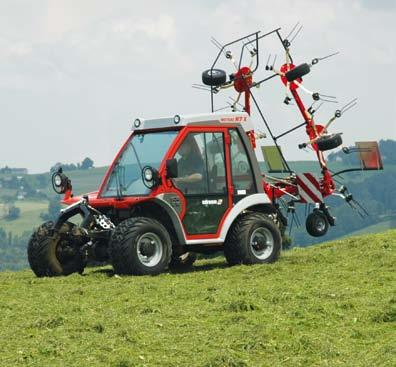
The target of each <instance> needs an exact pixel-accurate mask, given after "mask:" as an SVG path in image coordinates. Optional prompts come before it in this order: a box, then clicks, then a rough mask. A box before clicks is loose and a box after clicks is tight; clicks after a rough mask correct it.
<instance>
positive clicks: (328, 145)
mask: <svg viewBox="0 0 396 367" xmlns="http://www.w3.org/2000/svg"><path fill="white" fill-rule="evenodd" d="M341 144H342V137H341V134H340V133H338V134H331V135H324V136H321V137H320V138H319V139H318V140H317V141H316V145H317V146H318V149H319V150H320V151H322V152H323V151H326V150H331V149H334V148H337V147H339V146H340V145H341Z"/></svg>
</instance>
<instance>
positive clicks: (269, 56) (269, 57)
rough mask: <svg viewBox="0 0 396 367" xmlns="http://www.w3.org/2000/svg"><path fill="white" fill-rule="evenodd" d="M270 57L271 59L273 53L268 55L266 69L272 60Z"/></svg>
mask: <svg viewBox="0 0 396 367" xmlns="http://www.w3.org/2000/svg"><path fill="white" fill-rule="evenodd" d="M270 59H271V54H269V55H268V60H267V63H266V69H267V68H268V64H269V62H270Z"/></svg>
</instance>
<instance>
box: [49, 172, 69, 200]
mask: <svg viewBox="0 0 396 367" xmlns="http://www.w3.org/2000/svg"><path fill="white" fill-rule="evenodd" d="M52 188H53V189H54V191H55V192H56V193H57V194H64V193H65V192H66V191H67V190H71V183H70V180H69V179H68V177H67V176H66V175H65V174H63V172H62V168H59V170H58V171H57V172H55V173H53V175H52Z"/></svg>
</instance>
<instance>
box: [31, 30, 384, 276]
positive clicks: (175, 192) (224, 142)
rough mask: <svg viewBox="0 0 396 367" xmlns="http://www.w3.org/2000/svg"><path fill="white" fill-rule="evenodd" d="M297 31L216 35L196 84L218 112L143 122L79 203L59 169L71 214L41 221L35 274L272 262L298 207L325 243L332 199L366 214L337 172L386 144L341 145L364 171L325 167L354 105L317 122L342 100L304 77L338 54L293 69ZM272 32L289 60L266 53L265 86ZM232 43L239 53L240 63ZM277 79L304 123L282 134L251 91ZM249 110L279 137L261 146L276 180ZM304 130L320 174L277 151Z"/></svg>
mask: <svg viewBox="0 0 396 367" xmlns="http://www.w3.org/2000/svg"><path fill="white" fill-rule="evenodd" d="M300 29H301V28H299V29H297V27H295V28H294V29H293V30H292V32H291V34H290V35H289V36H287V37H286V38H282V36H281V33H280V29H275V30H273V31H271V32H269V33H266V34H261V33H260V32H255V33H252V34H250V35H248V36H245V37H242V38H239V39H237V40H234V41H232V42H230V43H227V44H225V45H221V44H220V43H219V42H217V41H216V40H214V39H213V42H214V43H215V45H216V46H217V47H218V48H219V52H218V54H217V56H216V58H215V60H214V62H213V64H212V66H211V68H210V69H208V70H206V71H204V72H203V74H202V83H203V84H196V85H194V86H195V87H196V88H198V89H203V90H205V91H208V92H209V93H210V100H211V113H207V114H197V115H182V114H175V115H173V116H171V117H164V118H158V119H150V120H147V119H142V118H136V119H135V120H134V122H133V126H132V130H133V131H132V133H131V134H130V136H129V137H128V138H127V140H126V142H125V143H124V145H123V146H122V147H121V150H120V152H119V153H118V154H117V156H116V157H115V159H114V161H113V163H112V164H111V166H110V167H109V169H108V171H107V173H106V175H105V177H104V179H103V182H102V184H101V186H100V188H99V190H98V191H95V192H92V193H89V194H86V195H81V196H75V195H73V192H72V185H71V181H70V179H69V178H68V177H67V176H66V175H65V174H64V173H63V172H62V170H61V169H60V170H59V171H58V172H55V173H54V174H53V177H52V184H53V187H54V190H55V191H56V192H57V193H58V194H64V199H63V203H64V204H66V205H67V207H66V208H65V209H62V210H61V212H60V214H59V217H58V218H57V220H56V221H55V222H47V223H44V224H43V225H41V226H40V227H39V228H38V229H37V230H36V231H35V232H34V233H33V235H32V237H31V239H30V241H29V244H28V259H29V263H30V266H31V268H32V270H33V272H34V273H35V274H36V275H37V276H56V275H67V274H71V273H74V272H79V273H82V272H83V270H84V267H85V266H86V264H87V263H88V261H96V262H110V263H111V264H112V266H113V268H114V271H115V272H116V273H118V274H137V275H145V274H147V275H148V274H158V273H160V272H162V271H164V270H165V269H167V268H168V267H181V266H188V265H191V264H192V263H193V262H194V260H195V253H212V252H216V251H224V254H225V257H226V259H227V262H228V263H229V264H240V263H244V264H254V263H269V262H273V261H276V259H277V258H278V256H279V254H280V251H281V247H282V235H283V233H284V231H285V228H286V227H287V224H288V223H287V222H288V221H287V213H293V211H294V210H295V204H297V203H302V204H310V205H312V206H313V211H312V212H311V213H310V214H309V215H308V216H307V219H306V228H307V231H308V233H309V234H311V235H313V236H322V235H324V234H325V233H326V232H327V230H328V228H329V226H333V225H335V218H334V217H333V216H332V215H331V214H330V212H329V208H328V206H327V205H326V204H325V201H324V200H325V198H326V197H328V196H330V195H336V196H340V197H341V198H343V199H345V200H346V202H347V203H348V204H349V205H351V206H352V207H353V208H355V209H356V210H357V211H358V213H359V214H361V215H364V214H365V210H364V208H363V207H362V206H361V205H360V204H359V203H358V202H357V201H355V200H354V198H353V196H352V195H351V194H350V193H349V192H348V189H347V188H346V187H345V186H341V187H339V188H337V186H336V181H335V179H334V177H335V176H337V175H340V174H341V173H344V172H346V171H351V170H368V169H382V163H381V158H380V155H379V150H378V145H377V143H375V142H364V143H363V142H362V143H357V144H356V147H354V148H344V152H345V153H348V154H349V153H352V152H354V151H355V152H357V153H359V154H360V158H361V167H359V168H355V169H348V170H343V171H340V172H332V171H331V170H330V169H329V168H328V166H327V162H326V159H325V155H324V152H325V151H329V150H331V149H334V148H337V147H339V146H340V145H341V144H342V138H341V133H335V134H334V133H333V134H332V133H330V132H329V128H330V126H331V125H332V123H333V122H334V121H335V120H336V119H337V118H340V117H341V116H343V114H344V113H345V112H347V111H348V110H349V109H350V108H352V107H353V106H355V104H356V100H352V101H351V102H349V103H348V104H346V105H345V106H344V107H343V108H340V109H338V110H336V111H335V113H334V116H332V118H330V119H329V121H328V122H327V123H325V124H323V125H321V124H317V123H316V122H315V121H314V114H315V112H316V111H317V109H318V108H317V107H315V106H316V105H315V104H316V103H320V102H329V103H331V102H334V101H335V98H334V97H332V96H328V95H323V94H320V93H318V92H311V91H309V90H308V89H307V88H306V87H305V86H303V80H302V77H303V76H305V75H307V74H308V73H309V72H310V71H311V68H313V66H315V65H316V64H318V63H319V62H320V61H321V60H324V59H326V58H328V57H330V56H332V55H329V56H326V57H323V58H315V59H313V60H312V62H311V63H303V64H299V65H297V66H296V65H295V64H294V62H293V58H292V56H291V53H290V47H291V43H292V42H293V40H294V38H295V37H296V35H297V34H298V33H299V30H300ZM270 37H275V38H276V39H278V40H279V42H280V45H281V47H282V48H283V50H284V53H285V55H286V57H285V62H284V64H283V65H281V66H280V67H279V69H278V68H277V67H276V57H273V58H271V56H269V57H268V58H267V65H266V66H265V68H264V69H265V70H264V71H265V72H269V73H270V75H269V76H266V77H264V78H262V79H260V80H256V78H255V76H256V72H258V71H259V61H260V60H261V57H260V52H261V51H260V48H261V45H262V43H263V42H264V41H265V40H267V39H268V38H270ZM232 47H238V50H239V58H238V60H236V59H235V58H234V55H233V52H232V51H231V48H232ZM223 57H224V58H225V60H229V61H230V62H231V64H232V66H233V68H234V69H235V70H234V71H233V72H231V73H229V74H227V73H226V72H225V71H224V70H223V69H220V68H218V66H217V63H218V62H219V60H220V59H221V58H223ZM247 58H248V59H249V60H248V62H247V61H246V59H247ZM262 69H263V68H262ZM273 78H279V79H280V81H281V83H283V85H284V86H285V91H286V96H285V99H284V103H285V104H286V105H291V104H292V102H293V101H294V102H295V103H296V105H297V107H298V109H299V111H300V113H301V114H302V117H303V122H302V123H301V124H299V125H297V126H295V127H292V128H290V129H289V130H287V131H285V132H283V133H281V134H279V135H275V134H274V133H273V131H272V130H271V128H270V126H269V124H268V122H267V120H266V118H265V117H264V114H263V112H262V109H261V108H260V104H259V101H258V99H257V98H256V96H255V94H254V92H253V91H254V89H255V88H258V87H259V86H260V85H262V84H263V83H264V82H266V81H269V80H270V79H273ZM227 89H229V90H231V89H233V90H235V91H236V92H237V97H236V98H235V99H232V103H229V106H227V108H230V110H231V111H230V112H225V111H219V110H218V111H216V110H215V96H217V95H218V94H220V92H222V91H225V90H227ZM300 90H302V91H304V92H306V93H308V94H309V95H310V96H311V98H312V104H311V105H310V107H308V108H306V107H305V105H304V102H303V100H302V98H301V97H300V95H299V91H300ZM242 96H243V100H244V101H243V102H244V103H243V104H241V103H240V99H241V97H242ZM216 98H217V97H216ZM252 106H253V107H254V108H255V110H256V113H257V114H258V118H259V120H261V121H262V123H263V124H264V126H265V128H266V130H267V132H268V133H269V135H270V137H271V138H272V140H273V142H274V145H272V146H263V147H262V151H263V154H264V157H265V159H266V162H267V165H268V167H269V171H270V173H271V174H272V172H277V173H278V176H279V177H274V176H270V175H263V174H262V173H261V170H260V167H259V162H258V160H257V157H256V154H255V149H256V144H257V141H258V140H260V139H262V138H263V137H264V136H265V134H264V133H262V132H257V131H255V127H257V123H256V124H253V122H252V120H251V116H250V115H251V112H252ZM319 106H320V105H319ZM223 109H224V108H220V110H223ZM315 109H316V111H315ZM302 127H305V130H306V133H307V136H308V137H307V141H305V142H301V143H300V144H299V148H301V149H312V150H313V152H314V153H315V155H316V157H317V159H318V162H319V167H320V170H321V177H320V178H317V177H315V175H314V174H313V173H310V172H302V173H300V172H294V171H293V170H292V169H291V167H290V166H289V163H288V161H287V160H286V159H285V156H284V154H283V152H282V150H281V148H280V146H279V144H278V140H279V139H280V138H282V137H283V136H285V135H287V134H289V133H292V132H293V131H295V130H297V129H299V128H302ZM76 218H81V220H79V221H76Z"/></svg>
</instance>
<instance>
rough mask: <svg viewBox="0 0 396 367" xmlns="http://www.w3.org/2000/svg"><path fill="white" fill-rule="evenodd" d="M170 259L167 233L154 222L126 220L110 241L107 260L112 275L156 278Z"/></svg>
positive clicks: (147, 219) (170, 252)
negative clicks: (153, 276) (151, 276)
mask: <svg viewBox="0 0 396 367" xmlns="http://www.w3.org/2000/svg"><path fill="white" fill-rule="evenodd" d="M171 256H172V243H171V239H170V237H169V233H168V232H167V230H166V229H165V227H164V226H163V225H162V224H161V223H160V222H158V221H157V220H155V219H151V218H146V217H135V218H129V219H126V220H124V221H123V222H121V223H120V224H119V225H118V226H117V227H116V229H115V230H114V232H113V234H112V236H111V239H110V258H111V263H112V265H113V268H114V271H115V273H116V274H134V275H156V274H159V273H161V272H163V271H164V270H165V269H166V268H167V267H168V265H169V262H170V260H171Z"/></svg>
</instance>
